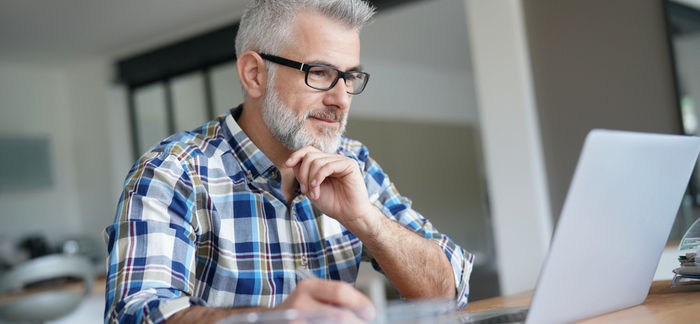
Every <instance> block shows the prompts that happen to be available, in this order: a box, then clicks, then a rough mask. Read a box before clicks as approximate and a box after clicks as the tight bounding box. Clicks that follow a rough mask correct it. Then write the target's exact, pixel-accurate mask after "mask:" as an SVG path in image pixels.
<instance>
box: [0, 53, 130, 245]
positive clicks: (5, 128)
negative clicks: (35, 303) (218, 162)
mask: <svg viewBox="0 0 700 324" xmlns="http://www.w3.org/2000/svg"><path fill="white" fill-rule="evenodd" d="M110 66H111V61H108V60H106V59H94V58H92V59H90V58H84V59H81V60H80V61H76V62H73V63H66V64H65V65H63V66H61V67H49V66H42V65H38V64H34V65H22V64H17V63H9V62H0V108H1V109H2V118H0V134H2V135H45V136H48V137H49V138H50V146H51V156H52V160H51V168H52V174H53V176H54V183H53V184H52V185H51V186H49V187H46V188H36V189H25V190H6V191H3V192H0V215H1V216H2V221H3V226H1V227H0V235H2V236H4V237H5V238H8V239H16V238H19V237H21V236H23V235H26V234H28V233H38V234H44V235H46V236H47V237H48V238H49V239H51V240H52V241H57V240H61V239H65V238H67V237H68V236H87V237H89V238H91V239H93V240H95V241H96V243H97V244H102V242H101V241H102V233H101V231H102V230H103V229H104V228H105V227H106V226H107V224H109V223H110V222H111V221H112V219H113V217H114V209H115V206H116V202H117V199H118V191H119V189H118V188H119V186H120V183H121V181H123V178H124V175H125V174H126V171H127V170H128V167H129V165H130V164H131V163H132V161H130V160H131V158H130V157H129V156H130V154H131V151H130V149H131V148H130V146H129V144H128V142H129V141H130V136H129V134H128V129H127V128H126V126H127V123H126V112H125V110H124V106H123V102H119V100H121V98H120V96H121V95H122V93H121V92H120V91H117V90H115V89H114V86H113V85H111V84H110V82H111V81H110V80H111V75H110V72H109V68H110ZM125 156H126V159H125ZM4 158H11V156H9V155H8V156H5V157H4ZM115 174H120V175H119V176H115Z"/></svg>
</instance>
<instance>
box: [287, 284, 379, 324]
mask: <svg viewBox="0 0 700 324" xmlns="http://www.w3.org/2000/svg"><path fill="white" fill-rule="evenodd" d="M277 308H278V309H295V310H300V311H311V314H312V315H313V316H320V317H323V318H324V319H334V320H336V322H340V323H364V322H369V321H372V320H373V319H374V317H375V316H376V310H375V308H374V305H373V304H372V302H371V301H370V300H369V299H368V298H367V297H365V295H363V294H362V293H360V292H359V291H357V290H356V289H355V288H353V287H352V286H350V285H349V284H348V283H346V282H343V281H331V280H321V279H305V280H302V281H300V282H299V283H298V284H297V287H296V289H294V291H293V292H292V293H291V294H290V295H289V296H288V297H287V299H285V301H284V302H282V304H280V305H279V306H277Z"/></svg>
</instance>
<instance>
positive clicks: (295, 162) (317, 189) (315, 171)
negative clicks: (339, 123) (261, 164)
mask: <svg viewBox="0 0 700 324" xmlns="http://www.w3.org/2000/svg"><path fill="white" fill-rule="evenodd" d="M285 164H286V166H287V167H290V168H293V170H294V174H295V175H296V178H297V181H298V182H299V187H300V189H301V192H302V193H304V194H306V195H307V196H308V197H309V198H311V200H312V201H313V204H314V205H315V206H316V207H317V208H318V209H319V210H320V211H321V212H323V213H324V214H326V215H328V216H330V217H333V218H335V219H337V220H338V221H339V222H340V223H341V224H343V225H344V226H345V227H346V228H348V229H350V230H351V231H353V229H355V230H359V231H361V232H364V233H369V234H370V235H372V234H373V233H374V234H376V233H377V232H378V227H379V219H373V218H370V217H369V216H370V215H374V214H375V213H372V211H373V209H375V207H374V206H373V205H372V204H371V203H370V201H369V199H368V197H367V188H366V187H365V181H364V179H363V177H362V172H360V168H359V166H358V165H357V162H356V161H355V160H353V159H351V158H348V157H346V156H343V155H339V154H328V153H323V152H321V151H319V150H318V149H316V148H314V147H312V146H306V147H304V148H302V149H300V150H298V151H296V152H294V153H292V155H291V156H290V157H289V159H288V160H287V162H285Z"/></svg>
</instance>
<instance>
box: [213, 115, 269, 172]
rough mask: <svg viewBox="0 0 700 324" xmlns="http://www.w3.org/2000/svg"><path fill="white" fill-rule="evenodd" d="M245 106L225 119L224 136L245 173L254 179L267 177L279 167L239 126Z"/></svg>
mask: <svg viewBox="0 0 700 324" xmlns="http://www.w3.org/2000/svg"><path fill="white" fill-rule="evenodd" d="M242 111H243V105H239V106H238V107H236V108H233V109H231V113H230V114H228V115H226V117H225V118H224V125H222V126H223V127H222V129H223V131H224V136H225V138H226V140H227V141H228V143H229V146H231V150H232V153H233V156H234V157H235V158H236V159H237V160H238V162H239V163H240V165H241V167H242V168H243V169H244V171H246V172H248V173H250V175H251V176H252V177H253V178H257V177H259V176H261V175H264V176H267V175H269V174H270V173H272V172H276V171H277V167H275V165H274V164H273V163H272V161H270V159H269V158H268V157H267V156H265V154H263V152H262V151H261V150H260V149H259V148H258V147H257V146H256V145H255V143H253V141H251V140H250V138H249V137H248V135H246V133H245V132H244V131H243V129H241V126H240V125H238V122H236V120H238V117H240V116H241V112H242Z"/></svg>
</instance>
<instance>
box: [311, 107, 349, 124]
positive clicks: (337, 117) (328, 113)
mask: <svg viewBox="0 0 700 324" xmlns="http://www.w3.org/2000/svg"><path fill="white" fill-rule="evenodd" d="M311 117H313V118H322V119H328V120H332V121H336V122H340V121H342V120H343V119H344V118H345V113H344V112H342V111H339V110H337V109H333V108H326V109H324V110H321V111H310V112H308V113H307V114H306V118H311Z"/></svg>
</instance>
